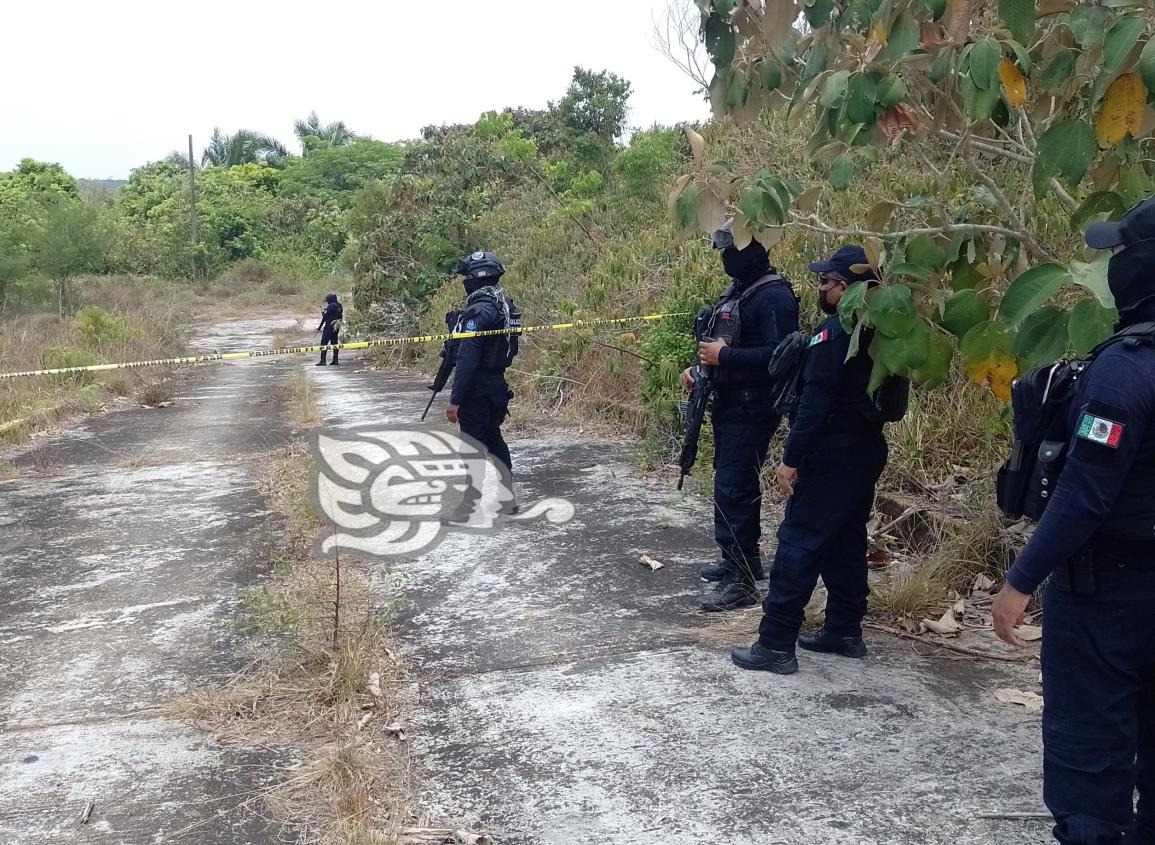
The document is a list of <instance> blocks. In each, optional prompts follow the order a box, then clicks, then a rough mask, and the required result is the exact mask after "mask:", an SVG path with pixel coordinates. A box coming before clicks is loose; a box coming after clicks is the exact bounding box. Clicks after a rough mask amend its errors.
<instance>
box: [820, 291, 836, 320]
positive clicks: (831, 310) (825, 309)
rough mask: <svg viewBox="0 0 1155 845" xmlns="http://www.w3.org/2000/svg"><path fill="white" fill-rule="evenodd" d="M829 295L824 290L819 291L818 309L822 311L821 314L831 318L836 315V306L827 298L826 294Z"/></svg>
mask: <svg viewBox="0 0 1155 845" xmlns="http://www.w3.org/2000/svg"><path fill="white" fill-rule="evenodd" d="M829 293H830V291H826V290H820V291H819V292H818V307H819V308H821V309H822V313H823V314H827V315H829V316H831V317H833V316H834V315H835V314H837V313H838V306H837V305H835V304H833V303H831V301H830V300H829V299H828V298H827V294H829Z"/></svg>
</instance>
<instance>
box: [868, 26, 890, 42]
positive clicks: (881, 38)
mask: <svg viewBox="0 0 1155 845" xmlns="http://www.w3.org/2000/svg"><path fill="white" fill-rule="evenodd" d="M870 40H871V41H873V42H874V43H875V44H885V43H886V27H885V26H883V25H882V24H881V23H876V24H875V25H874V27H873V28H872V29H871V30H870ZM868 43H869V42H868Z"/></svg>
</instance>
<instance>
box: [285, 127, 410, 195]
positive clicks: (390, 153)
mask: <svg viewBox="0 0 1155 845" xmlns="http://www.w3.org/2000/svg"><path fill="white" fill-rule="evenodd" d="M404 157H405V147H404V146H402V145H401V144H387V143H385V142H383V141H374V140H372V139H368V138H358V139H357V140H355V141H353V142H352V143H350V144H347V145H344V146H335V147H321V148H318V149H315V150H314V151H313V152H312V153H311V154H310V155H308V156H307V157H303V158H296V159H292V160H291V161H290V162H289V163H288V164H287V165H286V167H285V170H284V171H283V173H282V175H281V182H280V184H281V193H282V194H283V195H285V196H301V197H310V198H313V199H316V200H323V201H332V202H335V203H337V204H338V205H339V206H341V207H344V208H347V207H348V206H349V204H350V203H351V202H352V198H353V195H354V194H355V193H356V192H357V191H359V190H361V189H362V188H363V187H365V185H367V184H369V183H370V182H373V181H375V180H377V179H384V178H385V177H386V176H390V175H392V174H394V173H396V172H397V170H398V168H400V166H401V161H402V159H404Z"/></svg>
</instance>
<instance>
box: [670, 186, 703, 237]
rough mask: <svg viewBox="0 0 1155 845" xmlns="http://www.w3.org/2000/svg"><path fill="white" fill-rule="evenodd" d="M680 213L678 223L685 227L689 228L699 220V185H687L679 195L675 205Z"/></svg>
mask: <svg viewBox="0 0 1155 845" xmlns="http://www.w3.org/2000/svg"><path fill="white" fill-rule="evenodd" d="M675 208H676V210H677V214H678V223H679V225H681V227H682V228H683V229H689V228H690V227H691V226H693V225H694V224H695V223H696V222H697V221H698V186H697V185H687V186H686V189H685V190H684V191H682V194H681V196H679V197H678V202H677V204H676V206H675Z"/></svg>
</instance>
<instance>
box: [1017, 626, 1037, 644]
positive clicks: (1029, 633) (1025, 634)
mask: <svg viewBox="0 0 1155 845" xmlns="http://www.w3.org/2000/svg"><path fill="white" fill-rule="evenodd" d="M1015 633H1016V634H1018V635H1019V639H1020V640H1023V641H1024V642H1028V643H1034V642H1038V641H1039V640H1041V639H1042V638H1043V629H1042V628H1040V627H1039V626H1038V625H1020V626H1019V628H1018V629H1017V630H1016V631H1015Z"/></svg>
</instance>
